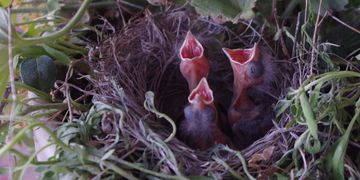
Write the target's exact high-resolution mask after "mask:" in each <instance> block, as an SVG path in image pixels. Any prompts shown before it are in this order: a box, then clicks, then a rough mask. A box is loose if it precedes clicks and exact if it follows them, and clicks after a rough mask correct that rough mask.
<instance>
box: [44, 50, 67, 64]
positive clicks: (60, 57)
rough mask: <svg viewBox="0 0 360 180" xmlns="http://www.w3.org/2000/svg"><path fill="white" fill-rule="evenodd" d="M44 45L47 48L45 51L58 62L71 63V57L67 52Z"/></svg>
mask: <svg viewBox="0 0 360 180" xmlns="http://www.w3.org/2000/svg"><path fill="white" fill-rule="evenodd" d="M42 47H43V48H44V49H45V51H46V52H47V53H48V54H49V55H50V56H51V57H52V58H54V59H55V60H56V61H57V62H59V63H61V64H63V65H69V64H70V57H69V56H67V55H66V54H65V53H63V52H61V51H59V50H57V49H54V48H52V47H50V46H48V45H42Z"/></svg>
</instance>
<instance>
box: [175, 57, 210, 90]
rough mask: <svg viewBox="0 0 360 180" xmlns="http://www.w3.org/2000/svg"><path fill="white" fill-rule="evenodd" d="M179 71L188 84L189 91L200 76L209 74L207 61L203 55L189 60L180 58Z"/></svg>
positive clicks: (198, 80)
mask: <svg viewBox="0 0 360 180" xmlns="http://www.w3.org/2000/svg"><path fill="white" fill-rule="evenodd" d="M180 71H181V73H182V75H183V76H184V78H185V79H186V81H187V83H188V85H189V91H190V92H191V91H192V90H193V89H194V88H195V87H196V86H197V84H198V83H199V82H200V80H201V78H203V77H207V76H208V74H209V63H208V60H207V58H206V57H205V56H201V57H199V58H194V59H191V60H182V61H181V63H180Z"/></svg>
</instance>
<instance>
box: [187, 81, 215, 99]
mask: <svg viewBox="0 0 360 180" xmlns="http://www.w3.org/2000/svg"><path fill="white" fill-rule="evenodd" d="M188 101H189V103H190V104H197V103H203V104H204V105H212V104H213V102H214V96H213V91H212V90H211V89H210V87H209V84H208V82H207V80H206V78H202V79H201V81H200V82H199V84H198V85H197V86H196V88H195V89H193V90H192V92H191V93H190V95H189V97H188Z"/></svg>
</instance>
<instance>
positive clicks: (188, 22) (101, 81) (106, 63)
mask: <svg viewBox="0 0 360 180" xmlns="http://www.w3.org/2000/svg"><path fill="white" fill-rule="evenodd" d="M104 28H109V29H110V30H114V29H116V28H113V27H110V26H109V25H104ZM238 29H239V32H241V33H235V32H233V31H230V30H229V29H228V28H226V27H225V26H222V25H218V24H216V23H214V22H212V21H211V20H209V19H204V18H202V17H200V16H198V15H197V14H195V13H194V12H193V11H192V10H189V9H186V8H179V9H172V10H169V11H166V12H162V13H159V14H152V13H151V12H149V11H145V12H144V13H143V14H141V15H139V16H137V17H135V18H133V19H131V20H130V21H129V23H128V24H127V25H126V26H124V27H121V28H119V29H116V30H114V31H113V32H112V33H110V34H108V35H106V36H104V40H102V41H101V42H99V44H98V45H97V46H96V48H94V49H93V51H92V54H93V55H95V56H94V57H91V58H90V59H89V61H90V63H91V64H92V66H93V68H94V69H95V70H96V76H95V77H96V80H95V82H94V86H95V91H97V93H98V95H97V96H95V97H94V99H95V101H98V102H102V103H104V104H107V105H109V106H111V107H113V108H114V109H117V110H118V111H116V110H114V111H111V112H108V113H106V114H103V122H102V131H103V133H104V134H105V135H106V136H105V135H104V139H103V140H102V141H101V142H100V144H102V145H103V146H104V147H105V148H106V147H110V146H111V147H114V148H115V149H116V153H117V155H118V157H121V158H124V159H132V160H134V159H135V161H136V162H139V163H144V162H145V161H146V163H147V164H148V168H149V169H152V170H154V169H158V170H159V171H161V172H165V173H170V174H176V175H182V174H186V175H208V174H209V173H210V172H212V173H213V174H215V175H216V176H217V177H220V178H224V177H227V176H229V175H230V174H229V172H231V171H229V169H232V170H234V171H233V172H236V173H240V174H242V173H244V171H245V170H246V169H243V165H244V164H243V163H245V161H244V159H245V160H246V161H249V160H250V159H251V158H252V157H253V155H254V154H261V153H263V152H265V151H271V157H269V158H267V159H262V160H261V159H260V160H259V161H255V163H254V164H257V165H256V166H254V165H253V166H249V168H250V169H249V171H250V173H254V172H259V170H262V169H263V168H264V167H266V166H267V165H269V164H271V163H273V162H274V161H275V160H278V159H279V158H280V157H281V156H282V155H283V153H284V152H286V150H287V149H286V148H287V146H288V145H289V144H292V143H293V141H294V138H293V137H291V136H289V134H288V132H286V133H284V132H283V130H282V128H280V127H282V126H283V124H284V123H283V122H281V121H280V122H276V123H275V121H273V123H274V124H275V127H274V128H272V129H271V130H270V131H269V132H268V133H267V134H266V135H265V136H264V137H261V138H260V139H258V140H257V141H256V142H254V143H252V144H251V145H250V146H248V147H247V148H245V149H243V150H241V155H240V154H239V153H238V151H235V150H232V149H230V148H228V147H226V146H222V145H220V146H215V147H213V148H210V149H209V150H208V151H197V150H194V149H192V148H190V147H188V146H187V145H186V144H185V143H184V142H182V141H181V140H179V139H178V138H177V136H174V133H175V130H174V125H178V121H179V119H182V118H183V108H184V106H185V105H186V103H187V96H188V95H189V91H188V88H187V83H186V80H185V79H184V78H183V77H182V75H181V73H180V70H179V63H180V59H179V49H180V46H181V44H182V43H183V41H184V38H185V35H186V33H187V31H189V30H190V31H191V32H192V33H193V34H194V35H195V36H196V37H197V38H198V39H199V41H200V42H201V43H202V44H203V46H204V48H205V55H206V57H208V59H209V63H210V69H211V70H210V74H209V78H208V79H209V84H210V86H212V87H214V89H213V90H214V94H215V99H216V98H222V99H227V100H226V101H223V104H224V105H223V107H225V109H226V108H227V107H228V106H229V104H230V100H231V97H232V85H233V75H232V70H231V66H230V63H229V61H228V60H227V57H226V56H225V54H224V53H223V52H222V50H221V48H222V47H229V48H238V47H251V46H252V45H253V44H254V43H256V42H260V43H261V44H262V45H263V46H265V47H267V49H269V50H268V53H269V54H273V52H272V51H271V50H270V49H271V48H270V47H269V45H268V43H266V42H265V41H264V40H263V38H262V37H261V34H259V33H258V30H259V29H260V28H254V27H253V26H250V25H249V24H247V23H246V22H242V25H239V28H238ZM274 57H275V56H274ZM272 61H273V64H274V65H273V66H274V67H272V68H273V70H274V71H275V72H273V73H270V75H269V76H267V77H265V78H271V79H272V80H273V81H270V80H269V81H267V80H266V79H265V80H266V82H269V83H268V84H265V85H262V86H259V87H255V88H257V89H256V90H258V91H261V92H264V93H262V94H264V96H267V99H271V100H270V101H269V102H268V103H269V106H270V105H271V104H274V103H275V102H276V100H277V97H279V96H280V94H281V91H282V89H284V88H285V87H286V83H285V81H276V80H275V81H274V79H279V77H277V76H276V69H277V70H279V69H281V66H282V65H280V64H279V62H277V61H276V60H275V58H274V59H272ZM265 71H266V69H265ZM273 82H277V83H273ZM149 91H151V92H153V93H149ZM147 92H148V93H147ZM217 94H220V96H221V97H216V96H217ZM152 95H154V99H152V97H153V96H152ZM171 122H174V123H173V126H172V124H171ZM115 134H119V135H120V138H115V137H117V136H116V135H115ZM169 137H170V138H169ZM254 140H256V139H254ZM284 144H287V146H285V145H284ZM246 171H247V170H246ZM263 173H265V170H264V171H263Z"/></svg>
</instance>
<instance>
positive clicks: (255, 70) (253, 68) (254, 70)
mask: <svg viewBox="0 0 360 180" xmlns="http://www.w3.org/2000/svg"><path fill="white" fill-rule="evenodd" d="M247 74H248V76H249V77H250V78H253V79H256V78H259V77H260V76H261V75H263V74H264V66H263V64H262V63H261V61H255V62H254V61H253V62H250V63H249V64H248V65H247Z"/></svg>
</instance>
